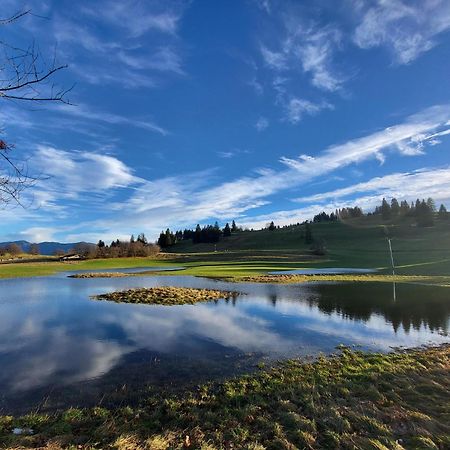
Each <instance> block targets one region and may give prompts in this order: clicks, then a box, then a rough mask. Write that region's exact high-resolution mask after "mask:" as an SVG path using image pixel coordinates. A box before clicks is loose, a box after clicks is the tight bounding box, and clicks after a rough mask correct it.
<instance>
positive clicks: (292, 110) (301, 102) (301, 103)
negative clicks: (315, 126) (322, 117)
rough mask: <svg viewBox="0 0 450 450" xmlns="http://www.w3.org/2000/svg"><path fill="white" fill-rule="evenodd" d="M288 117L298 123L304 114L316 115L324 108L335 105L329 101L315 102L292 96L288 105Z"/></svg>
mask: <svg viewBox="0 0 450 450" xmlns="http://www.w3.org/2000/svg"><path fill="white" fill-rule="evenodd" d="M285 109H286V118H287V120H288V121H289V122H291V123H294V124H295V123H298V122H300V121H301V120H302V118H303V116H305V115H308V116H315V115H316V114H318V113H319V112H320V111H322V110H324V109H333V105H330V104H329V103H327V102H321V103H313V102H310V101H309V100H305V99H302V98H296V97H294V98H291V99H290V100H289V101H288V102H287V104H286V106H285Z"/></svg>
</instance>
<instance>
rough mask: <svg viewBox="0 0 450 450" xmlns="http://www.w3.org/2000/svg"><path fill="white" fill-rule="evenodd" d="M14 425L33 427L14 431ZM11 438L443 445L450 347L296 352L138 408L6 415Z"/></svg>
mask: <svg viewBox="0 0 450 450" xmlns="http://www.w3.org/2000/svg"><path fill="white" fill-rule="evenodd" d="M13 427H26V428H32V429H33V430H34V433H35V434H33V435H29V436H25V435H22V436H13V435H12V433H11V430H12V428H13ZM0 445H1V446H3V447H7V448H8V447H9V448H21V447H22V448H23V447H26V448H33V447H41V448H48V449H61V448H86V449H87V448H102V449H104V448H115V449H120V450H134V449H149V450H150V449H151V450H153V449H182V448H193V449H204V450H206V449H231V448H235V449H237V448H239V449H253V450H256V449H258V450H260V449H261V450H262V449H265V448H267V449H297V448H308V449H319V448H323V449H331V448H348V449H377V450H381V449H403V448H406V449H413V448H417V449H419V448H420V449H436V448H441V449H443V448H449V447H450V347H449V346H442V347H439V348H429V349H422V350H411V351H407V352H401V353H398V352H397V353H390V354H370V353H363V352H355V351H350V350H348V349H343V350H342V353H341V354H340V355H339V356H333V357H321V358H319V359H318V360H316V361H314V362H301V361H299V360H291V361H287V362H285V363H282V364H281V365H278V366H275V367H273V368H268V369H261V370H260V372H258V373H256V374H254V375H246V376H241V377H239V378H236V379H232V380H230V381H227V382H224V383H221V384H210V385H205V386H202V387H200V388H199V389H198V390H197V391H196V392H188V393H184V394H183V395H181V394H179V395H172V396H164V397H163V396H149V397H148V398H147V399H145V400H144V401H143V403H142V406H140V407H139V408H136V409H132V408H130V407H122V408H120V409H117V410H107V409H104V408H100V407H97V408H93V409H83V410H81V409H68V410H66V411H64V412H62V413H60V414H57V415H53V416H51V415H40V414H36V413H33V414H29V415H27V416H24V417H19V418H13V417H5V416H4V417H1V418H0Z"/></svg>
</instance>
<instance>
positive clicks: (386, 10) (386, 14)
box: [353, 0, 450, 64]
mask: <svg viewBox="0 0 450 450" xmlns="http://www.w3.org/2000/svg"><path fill="white" fill-rule="evenodd" d="M353 4H354V7H355V11H356V12H357V16H358V19H359V20H360V23H359V24H358V25H357V27H356V29H355V31H354V35H353V40H354V42H355V43H356V45H358V46H359V47H361V48H363V49H369V48H374V47H385V48H387V49H388V50H389V51H390V52H391V53H392V55H393V57H394V60H395V61H396V62H397V63H399V64H408V63H411V62H412V61H414V60H415V59H417V58H418V57H419V56H420V55H422V54H423V53H425V52H427V51H429V50H430V49H432V48H433V47H434V46H435V45H437V43H438V41H439V40H438V36H439V35H440V34H441V33H444V32H445V31H447V30H449V29H450V3H449V2H448V1H446V0H419V1H415V0H414V1H403V0H390V1H376V2H360V1H356V2H353Z"/></svg>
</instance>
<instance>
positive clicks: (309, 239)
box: [305, 222, 314, 244]
mask: <svg viewBox="0 0 450 450" xmlns="http://www.w3.org/2000/svg"><path fill="white" fill-rule="evenodd" d="M313 240H314V239H313V235H312V230H311V224H310V223H309V222H306V223H305V244H312V242H313Z"/></svg>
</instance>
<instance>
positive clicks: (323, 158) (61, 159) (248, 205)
mask: <svg viewBox="0 0 450 450" xmlns="http://www.w3.org/2000/svg"><path fill="white" fill-rule="evenodd" d="M449 117H450V106H449V105H444V106H435V107H432V108H429V109H427V110H424V111H422V112H421V113H419V114H415V115H413V116H410V117H408V118H407V119H406V120H404V121H403V122H402V123H400V124H398V125H395V126H392V127H388V128H385V129H383V130H380V131H377V132H375V133H372V134H370V135H367V136H364V137H361V138H358V139H354V140H350V141H347V142H345V143H342V144H338V145H333V146H331V147H329V148H327V149H325V150H324V151H322V152H321V153H318V154H317V155H315V156H310V155H306V154H301V155H300V156H299V157H298V158H295V159H293V158H287V157H284V158H281V163H282V165H283V166H284V167H283V166H281V167H280V168H278V169H276V168H271V169H270V168H261V169H258V170H255V171H254V172H253V173H250V174H248V175H246V176H242V177H238V178H235V179H232V180H229V181H225V182H219V183H218V182H217V178H216V177H217V176H218V175H220V174H219V173H218V172H216V173H214V172H211V171H210V172H206V173H205V172H202V173H193V174H187V175H181V174H180V175H178V176H173V177H166V178H159V179H155V180H144V179H141V178H137V177H135V176H134V174H133V172H132V171H131V169H130V168H129V167H127V166H126V165H125V164H123V163H122V162H121V161H120V160H118V159H116V158H114V157H112V156H108V155H100V154H98V152H96V153H94V154H90V153H88V152H64V151H61V150H57V149H53V148H47V147H43V148H40V149H39V152H38V155H39V154H40V155H41V157H42V163H41V166H40V167H42V168H44V167H47V164H48V165H49V169H47V170H49V171H50V174H51V175H52V178H51V179H50V184H48V185H47V184H46V183H45V184H44V185H43V186H47V188H46V189H44V188H42V190H43V191H44V192H45V194H46V195H48V196H49V202H51V204H54V205H56V206H58V205H63V204H64V202H63V201H62V202H61V201H60V200H64V199H67V198H69V199H70V198H73V197H76V196H77V195H78V193H80V192H83V202H84V204H86V205H89V206H91V207H92V202H93V201H96V200H98V201H102V218H101V219H98V220H95V221H85V222H82V223H73V224H71V225H70V226H66V227H62V228H59V233H61V234H63V235H64V236H66V239H68V240H81V239H83V238H88V237H89V239H91V240H98V239H99V238H104V239H112V238H116V237H117V236H127V235H129V234H130V232H131V231H136V232H137V231H141V230H143V231H145V232H146V233H147V234H148V235H149V236H152V237H155V236H156V235H157V234H158V233H159V232H160V231H161V229H163V228H164V229H165V228H166V227H167V226H168V225H170V226H171V227H184V226H192V225H193V224H195V223H197V222H200V223H205V222H206V221H210V220H211V219H213V220H215V219H219V220H231V219H232V218H239V217H241V219H242V220H241V221H243V220H245V221H246V223H253V224H255V226H256V225H257V224H258V221H260V222H261V223H262V222H264V221H266V219H267V218H266V217H265V216H256V218H254V219H253V218H250V217H248V213H249V211H250V210H254V209H256V208H259V207H261V206H263V205H266V204H267V203H269V202H270V199H271V196H272V195H274V194H277V193H280V192H282V191H286V190H289V189H293V188H295V187H298V186H302V185H305V184H306V183H310V182H311V180H314V179H318V178H320V179H323V178H324V176H326V175H328V174H330V173H332V172H333V171H336V170H340V169H343V168H345V167H349V166H354V165H356V164H359V163H362V162H364V161H368V160H370V159H372V160H374V159H376V158H380V156H382V157H383V158H387V157H388V156H389V154H390V153H393V152H396V153H399V154H402V153H404V152H405V148H404V144H407V145H412V146H415V145H418V144H420V146H421V150H422V151H425V149H426V145H427V144H428V143H429V142H430V141H432V140H433V139H435V137H436V136H437V135H440V136H441V135H446V134H447V130H448V128H447V127H445V124H446V123H447V122H448V120H449ZM429 176H431V174H429ZM422 179H423V180H425V179H426V175H422ZM424 183H425V181H424ZM410 184H411V186H414V184H413V183H410ZM429 184H430V186H431V185H432V183H429ZM417 186H419V185H417ZM123 187H128V189H131V190H128V191H127V190H121V193H122V196H121V199H120V201H119V200H117V199H115V200H114V201H111V200H108V201H105V196H108V195H109V196H112V195H114V193H115V192H116V191H117V189H119V188H123ZM420 190H421V192H424V190H423V189H422V188H421V186H420ZM436 190H437V191H438V190H439V188H436ZM96 193H100V194H101V195H100V196H99V198H98V199H97V198H96V195H97V194H96ZM411 195H412V194H411ZM417 195H422V194H421V193H420V192H418V193H417ZM432 196H433V197H436V198H437V199H439V198H440V196H439V192H436V193H435V195H432ZM399 197H400V195H399ZM377 198H378V197H377V195H375V196H374V195H370V196H369V197H368V198H361V202H363V203H362V206H364V205H368V204H369V203H370V202H372V203H374V202H375V200H376V199H377ZM341 203H342V202H340V204H341ZM79 205H80V202H78V206H79ZM327 205H328V206H329V207H330V208H331V209H334V208H333V206H334V204H333V203H331V204H327ZM324 206H326V205H324V204H323V203H321V204H318V205H315V206H314V205H312V206H309V207H308V208H307V209H302V210H298V211H297V210H294V211H281V212H278V213H277V212H273V213H271V214H270V217H272V218H273V219H277V220H285V221H286V223H287V222H289V221H296V220H297V218H300V216H302V217H304V216H305V215H307V217H306V218H309V217H310V216H311V214H313V213H314V214H315V213H316V212H315V211H317V209H318V208H322V209H323V208H324ZM79 207H80V206H79ZM117 211H120V214H117ZM244 214H246V215H247V216H246V217H245V216H244ZM314 214H313V215H314ZM264 223H265V222H264ZM86 230H90V231H89V233H86Z"/></svg>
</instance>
